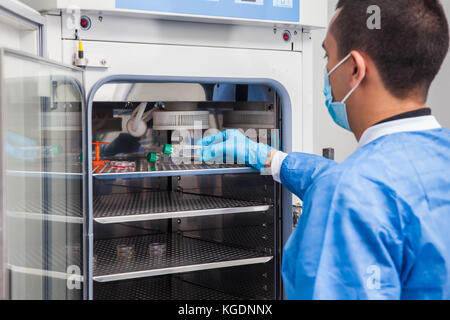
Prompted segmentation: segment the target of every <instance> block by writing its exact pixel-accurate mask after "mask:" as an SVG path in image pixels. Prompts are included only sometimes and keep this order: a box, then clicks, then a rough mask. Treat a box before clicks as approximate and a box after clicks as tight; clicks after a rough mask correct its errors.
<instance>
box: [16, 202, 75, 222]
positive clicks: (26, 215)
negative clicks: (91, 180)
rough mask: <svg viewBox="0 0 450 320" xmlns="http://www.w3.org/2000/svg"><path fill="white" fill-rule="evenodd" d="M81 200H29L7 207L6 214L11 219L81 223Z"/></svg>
mask: <svg viewBox="0 0 450 320" xmlns="http://www.w3.org/2000/svg"><path fill="white" fill-rule="evenodd" d="M81 203H82V200H81V199H75V198H73V199H59V198H55V199H52V201H50V202H48V201H38V200H37V199H36V200H34V201H33V200H30V199H28V200H27V201H24V202H19V201H17V202H16V203H14V204H13V205H8V207H7V214H8V216H9V217H12V218H19V219H29V220H40V221H52V222H64V223H75V224H82V223H83V211H82V208H81Z"/></svg>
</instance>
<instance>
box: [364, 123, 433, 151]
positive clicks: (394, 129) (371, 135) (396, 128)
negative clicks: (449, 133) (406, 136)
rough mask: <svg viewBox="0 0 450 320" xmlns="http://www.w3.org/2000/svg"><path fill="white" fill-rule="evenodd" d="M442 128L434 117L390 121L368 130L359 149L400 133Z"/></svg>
mask: <svg viewBox="0 0 450 320" xmlns="http://www.w3.org/2000/svg"><path fill="white" fill-rule="evenodd" d="M440 128H442V127H441V125H440V124H439V122H437V120H436V118H435V117H434V116H423V117H416V118H408V119H401V120H395V121H389V122H385V123H380V124H377V125H374V126H373V127H370V128H369V129H367V130H366V131H365V132H364V134H363V135H362V137H361V140H359V143H358V149H359V148H362V147H364V146H365V145H367V144H369V143H371V142H372V141H375V140H376V139H378V138H380V137H383V136H387V135H390V134H393V133H399V132H415V131H427V130H433V129H440Z"/></svg>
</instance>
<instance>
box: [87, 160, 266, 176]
mask: <svg viewBox="0 0 450 320" xmlns="http://www.w3.org/2000/svg"><path fill="white" fill-rule="evenodd" d="M131 161H133V160H131ZM135 162H136V169H135V171H134V172H122V171H121V170H118V169H115V168H111V167H110V166H109V164H107V165H106V166H105V167H103V168H100V167H97V168H93V176H94V177H95V178H96V179H103V180H111V179H136V178H148V177H177V176H192V175H195V176H200V175H221V174H242V173H257V172H258V171H256V170H255V169H253V168H250V167H244V166H241V165H234V164H220V165H208V164H189V165H188V164H181V165H176V164H172V163H158V164H155V165H152V164H150V163H148V162H147V161H145V160H137V161H135Z"/></svg>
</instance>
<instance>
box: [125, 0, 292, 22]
mask: <svg viewBox="0 0 450 320" xmlns="http://www.w3.org/2000/svg"><path fill="white" fill-rule="evenodd" d="M116 8H117V9H126V10H142V11H151V12H161V13H173V14H186V15H196V16H198V15H199V16H205V17H221V18H235V19H249V20H261V21H280V22H291V23H300V0H189V1H187V0H116Z"/></svg>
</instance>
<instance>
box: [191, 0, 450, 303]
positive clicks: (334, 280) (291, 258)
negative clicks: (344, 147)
mask: <svg viewBox="0 0 450 320" xmlns="http://www.w3.org/2000/svg"><path fill="white" fill-rule="evenodd" d="M372 5H377V6H378V7H379V8H380V9H381V23H382V25H381V29H379V30H377V29H375V30H370V29H369V28H368V27H367V23H366V22H367V18H368V15H367V8H368V7H369V6H372ZM337 8H338V11H337V13H336V15H335V17H334V18H333V20H332V22H331V24H330V28H329V31H328V34H327V36H326V39H325V42H324V48H325V50H326V57H327V58H328V65H327V70H326V72H325V96H326V104H327V107H328V110H329V112H330V115H331V116H332V117H333V119H334V120H335V122H336V123H337V124H338V125H340V126H341V127H343V128H345V129H347V130H351V131H352V132H353V133H354V135H355V137H356V139H357V140H358V141H359V147H358V150H357V151H356V152H355V153H354V154H353V155H351V156H350V157H349V158H348V159H347V160H346V161H344V162H343V163H341V164H337V163H335V162H333V161H329V160H326V159H324V158H321V157H318V156H314V155H308V154H302V153H293V154H289V155H287V154H284V153H282V152H279V151H275V150H273V149H271V148H270V147H268V146H265V145H263V144H257V143H255V142H252V141H250V140H248V139H247V138H242V137H243V135H242V134H241V133H239V131H226V132H224V133H220V134H217V135H215V136H210V137H206V138H204V139H203V140H201V141H200V142H199V143H200V144H202V145H204V146H207V147H206V148H205V149H204V150H203V154H202V158H203V160H211V159H215V158H216V157H217V156H216V154H220V151H222V150H225V152H227V153H232V154H234V155H235V156H238V157H243V158H245V160H246V163H249V164H251V165H253V166H254V167H255V168H257V169H263V168H264V167H268V166H270V167H271V169H272V174H273V177H274V179H275V180H277V181H280V182H281V183H283V185H284V186H285V187H286V188H288V189H289V190H290V191H292V192H293V193H295V194H296V195H298V196H299V197H300V198H301V199H302V200H303V201H304V214H303V216H302V218H301V219H300V223H299V226H298V227H297V229H296V230H295V232H294V233H293V235H292V236H291V237H290V239H289V241H288V243H287V244H286V247H285V249H284V255H283V267H282V274H283V279H284V284H285V288H286V293H287V297H288V298H289V299H450V236H449V232H450V130H446V129H443V128H441V126H440V125H439V123H438V122H437V121H436V119H435V118H434V117H433V116H432V115H431V110H430V109H428V108H426V100H427V95H428V91H429V88H430V85H431V83H432V81H433V80H434V78H435V76H436V74H437V73H438V71H439V69H440V67H441V65H442V62H443V60H444V58H445V56H446V54H447V51H448V47H449V28H448V23H447V20H446V18H445V14H444V11H443V8H442V6H441V4H440V2H439V1H438V0H396V1H392V0H341V1H340V2H339V3H338V6H337ZM236 139H237V140H238V141H241V143H237V144H235V143H227V142H230V141H235V140H236ZM243 139H245V141H243ZM242 141H243V142H242Z"/></svg>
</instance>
